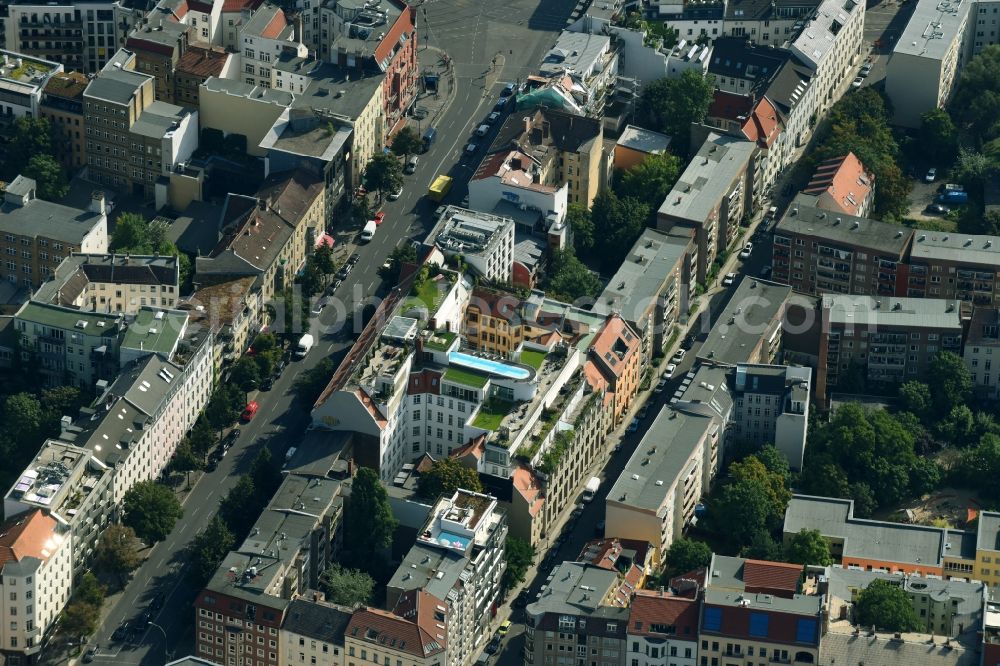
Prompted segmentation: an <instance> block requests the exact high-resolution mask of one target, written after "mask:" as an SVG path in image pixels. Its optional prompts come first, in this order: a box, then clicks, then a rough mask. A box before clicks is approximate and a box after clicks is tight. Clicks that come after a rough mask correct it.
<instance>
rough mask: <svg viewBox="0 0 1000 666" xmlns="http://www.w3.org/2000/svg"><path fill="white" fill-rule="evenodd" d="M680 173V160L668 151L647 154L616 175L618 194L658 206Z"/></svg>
mask: <svg viewBox="0 0 1000 666" xmlns="http://www.w3.org/2000/svg"><path fill="white" fill-rule="evenodd" d="M680 173H681V161H680V160H679V159H678V158H677V157H676V156H674V155H671V154H670V153H661V154H659V155H656V154H653V155H648V156H647V157H646V158H645V159H644V160H643V161H642V162H640V163H639V164H637V165H635V166H634V167H632V168H631V169H627V170H625V171H623V172H621V173H620V174H619V175H618V187H617V188H616V190H617V192H618V196H620V197H623V198H624V197H632V198H634V199H638V200H639V201H642V202H645V203H646V204H647V205H648V206H649V207H650V210H656V209H657V208H659V206H660V204H661V203H663V200H664V199H666V198H667V194H669V193H670V190H671V188H673V186H674V183H676V182H677V178H678V177H679V176H680Z"/></svg>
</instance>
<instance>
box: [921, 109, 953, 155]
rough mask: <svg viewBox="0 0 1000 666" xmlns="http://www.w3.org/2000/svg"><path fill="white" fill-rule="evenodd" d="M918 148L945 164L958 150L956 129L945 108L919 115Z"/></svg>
mask: <svg viewBox="0 0 1000 666" xmlns="http://www.w3.org/2000/svg"><path fill="white" fill-rule="evenodd" d="M920 144H921V145H920V148H921V150H923V151H926V153H927V154H928V155H934V156H935V157H937V158H938V159H940V160H943V161H944V162H945V163H946V164H950V163H951V161H952V160H953V159H955V154H956V152H957V151H958V129H957V128H956V127H955V123H953V122H952V120H951V115H949V114H948V111H946V110H945V109H932V110H930V111H927V112H926V113H924V114H922V115H921V116H920Z"/></svg>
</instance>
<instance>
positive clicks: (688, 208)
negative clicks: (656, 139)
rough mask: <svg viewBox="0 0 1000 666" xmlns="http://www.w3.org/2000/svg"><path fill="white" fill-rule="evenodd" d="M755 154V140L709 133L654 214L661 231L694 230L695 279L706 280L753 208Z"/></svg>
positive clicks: (757, 149) (700, 281)
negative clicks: (696, 268) (696, 262)
mask: <svg viewBox="0 0 1000 666" xmlns="http://www.w3.org/2000/svg"><path fill="white" fill-rule="evenodd" d="M758 153H759V148H758V147H757V144H756V143H753V142H750V141H744V140H740V139H735V138H732V137H729V136H722V135H719V134H716V133H714V132H711V133H709V135H708V138H707V139H705V142H704V143H703V144H702V145H701V147H700V148H699V149H698V153H697V154H696V155H695V156H694V158H693V159H692V160H691V162H690V163H689V164H688V166H687V168H686V169H684V173H682V174H681V176H680V178H679V179H678V181H677V183H676V184H675V185H674V187H673V189H672V190H670V193H669V194H668V195H667V198H666V199H665V200H664V201H663V203H662V204H661V205H660V209H659V210H658V211H657V213H656V228H657V229H659V230H661V231H669V230H671V229H673V228H675V227H682V228H686V229H691V230H693V232H694V240H695V246H696V249H697V256H698V273H697V276H696V279H697V281H698V283H701V284H703V283H704V282H705V280H706V279H707V276H708V274H709V272H710V271H711V267H712V264H713V263H714V262H715V260H716V257H718V256H719V255H720V254H721V253H722V252H724V251H726V250H728V249H729V248H730V246H731V245H732V244H733V243H734V242H735V240H736V238H737V236H738V234H739V227H740V222H741V221H742V220H743V218H744V216H747V215H750V214H751V212H752V202H753V200H754V192H755V188H756V184H755V178H756V176H757V157H758Z"/></svg>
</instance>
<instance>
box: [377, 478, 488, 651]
mask: <svg viewBox="0 0 1000 666" xmlns="http://www.w3.org/2000/svg"><path fill="white" fill-rule="evenodd" d="M506 538H507V519H506V516H505V515H504V513H503V512H502V511H501V510H500V509H499V507H498V506H497V500H496V498H495V497H491V496H489V495H484V494H482V493H475V492H471V491H468V490H462V489H459V490H456V491H455V492H454V494H452V495H451V497H441V498H439V499H438V500H437V501H436V502H435V504H434V506H433V507H432V508H431V511H430V515H429V516H428V519H427V522H426V523H425V524H424V526H423V528H422V529H420V530H419V531H418V533H417V542H416V544H415V545H414V546H413V547H412V548H410V551H409V552H408V553H407V554H406V555H405V556H404V557H403V561H402V562H401V563H400V566H399V568H398V569H397V570H396V573H395V574H393V576H392V578H391V579H390V580H389V583H388V585H387V590H386V596H387V599H386V601H387V603H386V605H387V607H389V608H398V607H399V605H400V604H401V603H403V600H404V595H410V596H411V597H412V596H413V595H418V594H429V595H431V596H432V597H434V598H435V599H440V600H442V602H443V603H442V606H443V607H444V608H445V613H446V615H447V618H448V622H447V626H446V629H445V632H444V637H445V641H446V644H447V646H448V661H447V666H468V665H469V664H471V663H472V662H473V661H474V659H475V657H476V656H477V653H478V652H479V650H480V648H481V647H482V646H483V645H484V643H485V642H486V641H487V640H489V638H490V636H489V634H490V620H491V617H492V615H493V612H494V608H495V607H496V606H497V604H498V603H499V597H500V586H501V581H502V578H503V572H504V570H505V569H506V566H507V564H506V560H505V559H504V544H505V540H506Z"/></svg>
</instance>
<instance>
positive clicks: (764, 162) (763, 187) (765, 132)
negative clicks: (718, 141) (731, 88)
mask: <svg viewBox="0 0 1000 666" xmlns="http://www.w3.org/2000/svg"><path fill="white" fill-rule="evenodd" d="M705 124H706V125H708V126H710V127H712V128H715V129H717V130H721V131H723V132H725V133H726V134H728V135H730V136H734V137H736V138H739V139H744V140H746V141H751V142H753V143H755V144H757V147H758V148H760V151H761V152H760V164H761V167H760V174H759V178H758V181H759V182H758V184H757V188H756V190H757V191H758V192H761V193H763V192H767V191H769V190H770V189H771V187H772V186H773V185H774V181H775V180H776V179H777V177H778V173H779V171H780V170H781V168H782V167H783V166H784V162H785V161H786V159H785V157H786V154H785V153H786V151H785V150H784V148H785V147H786V144H787V143H788V142H787V141H783V140H781V139H782V136H781V134H782V118H781V116H780V114H779V113H778V111H777V109H776V108H775V106H774V104H773V103H772V102H771V100H770V99H768V98H767V97H766V96H758V95H754V94H749V95H746V94H736V93H731V92H726V91H724V90H716V91H715V96H714V98H713V100H712V104H711V106H710V107H709V109H708V116H707V117H706V118H705ZM754 203H755V204H759V201H756V200H755V201H754Z"/></svg>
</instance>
